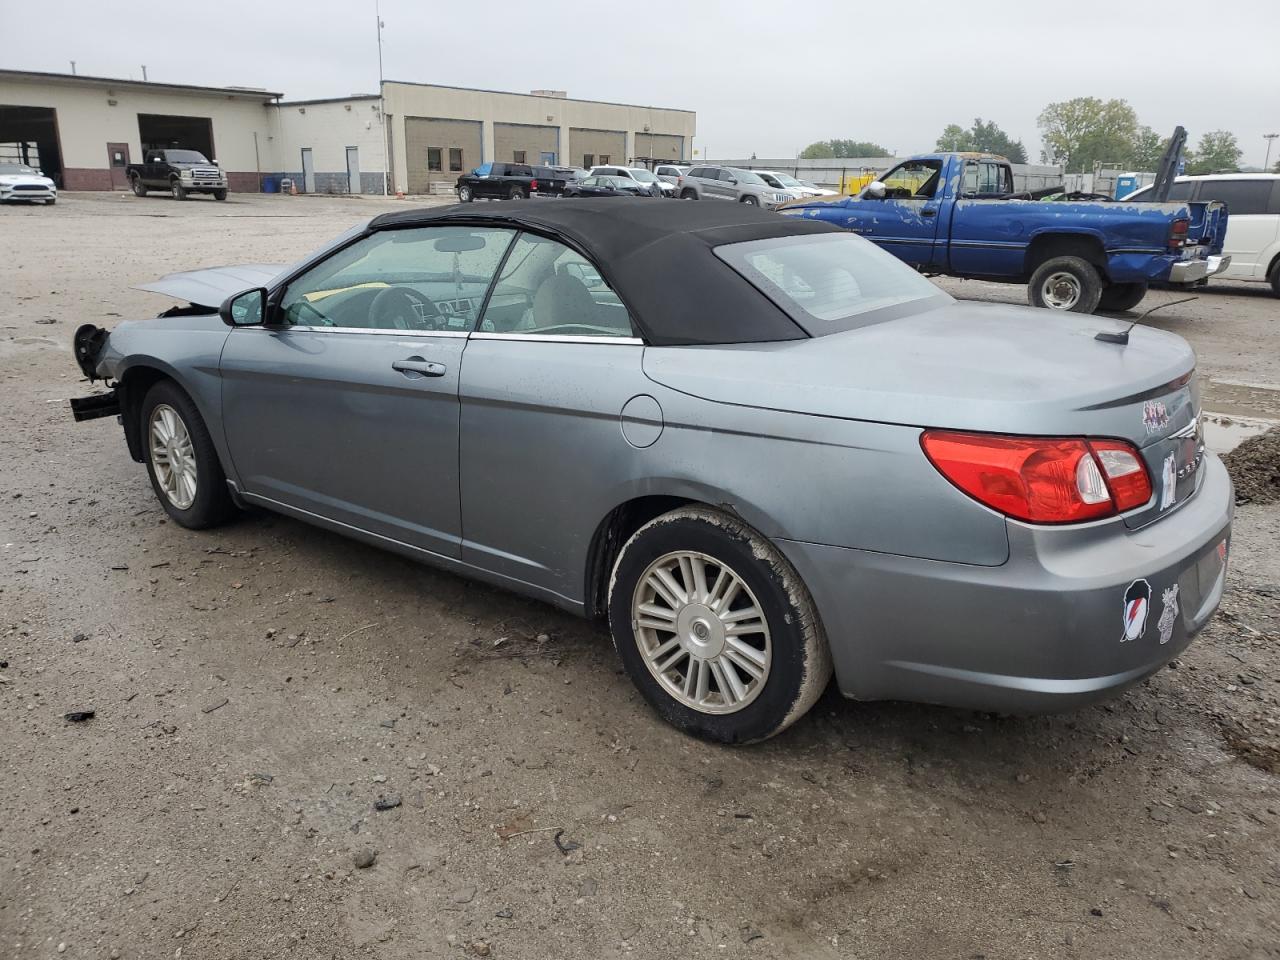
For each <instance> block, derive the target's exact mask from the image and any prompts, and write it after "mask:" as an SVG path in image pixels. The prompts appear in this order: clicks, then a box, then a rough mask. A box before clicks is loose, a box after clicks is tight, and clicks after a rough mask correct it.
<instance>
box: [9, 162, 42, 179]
mask: <svg viewBox="0 0 1280 960" xmlns="http://www.w3.org/2000/svg"><path fill="white" fill-rule="evenodd" d="M6 173H8V174H15V173H23V174H26V175H27V176H30V177H38V176H40V171H38V170H32V169H31V168H30V167H28V166H27V165H26V164H22V163H0V174H6Z"/></svg>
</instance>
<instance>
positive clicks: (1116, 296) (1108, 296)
mask: <svg viewBox="0 0 1280 960" xmlns="http://www.w3.org/2000/svg"><path fill="white" fill-rule="evenodd" d="M1146 295H1147V285H1146V284H1145V283H1141V282H1139V283H1111V284H1108V285H1107V286H1106V287H1104V288H1103V290H1102V298H1101V299H1100V300H1099V301H1098V309H1099V310H1102V311H1104V312H1106V313H1120V312H1121V311H1123V310H1132V309H1133V308H1134V307H1136V306H1137V305H1138V304H1140V303H1141V302H1142V298H1143V297H1145V296H1146Z"/></svg>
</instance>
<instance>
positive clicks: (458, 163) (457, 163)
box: [449, 147, 462, 173]
mask: <svg viewBox="0 0 1280 960" xmlns="http://www.w3.org/2000/svg"><path fill="white" fill-rule="evenodd" d="M449 169H450V170H453V171H455V172H459V173H460V172H461V171H462V148H461V147H450V148H449Z"/></svg>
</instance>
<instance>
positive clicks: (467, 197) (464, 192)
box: [458, 186, 475, 203]
mask: <svg viewBox="0 0 1280 960" xmlns="http://www.w3.org/2000/svg"><path fill="white" fill-rule="evenodd" d="M474 199H475V198H474V197H473V196H472V195H471V188H470V187H468V186H461V187H459V188H458V201H459V202H460V203H470V202H471V201H472V200H474Z"/></svg>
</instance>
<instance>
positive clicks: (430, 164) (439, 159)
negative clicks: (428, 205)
mask: <svg viewBox="0 0 1280 960" xmlns="http://www.w3.org/2000/svg"><path fill="white" fill-rule="evenodd" d="M480 144H481V139H480V121H479V120H439V119H435V118H430V117H405V118H404V148H405V154H406V155H407V158H408V165H409V169H408V170H407V171H405V173H406V176H405V180H406V181H407V183H408V186H409V192H410V193H431V185H432V184H433V183H441V184H448V185H449V186H450V187H452V186H453V184H454V182H455V181H456V180H457V179H458V175H459V174H461V173H463V172H465V171H468V170H474V169H475V168H476V167H478V166H480V164H481V162H482V160H481V156H480V154H481V149H480Z"/></svg>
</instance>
